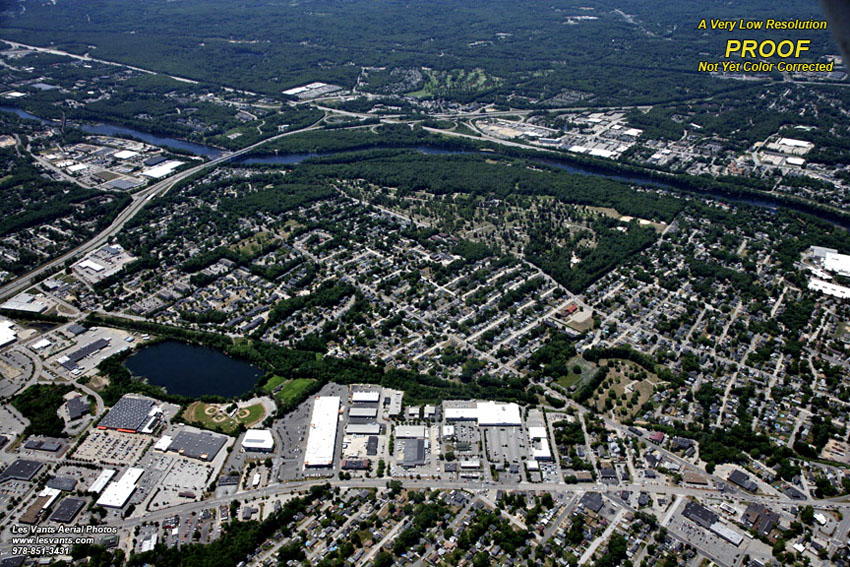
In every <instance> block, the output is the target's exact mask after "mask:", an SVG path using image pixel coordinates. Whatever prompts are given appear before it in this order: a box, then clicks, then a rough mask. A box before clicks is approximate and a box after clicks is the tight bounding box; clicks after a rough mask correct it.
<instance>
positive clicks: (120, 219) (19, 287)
mask: <svg viewBox="0 0 850 567" xmlns="http://www.w3.org/2000/svg"><path fill="white" fill-rule="evenodd" d="M321 120H324V117H323V118H322V119H321ZM321 120H319V121H317V122H315V123H314V124H312V125H311V126H308V127H306V128H302V129H300V130H293V131H291V132H284V133H283V134H277V135H274V136H271V137H270V138H266V139H265V140H262V141H259V142H257V143H256V144H253V145H250V146H247V147H244V148H242V149H241V150H238V151H235V152H232V153H229V154H224V155H222V156H221V157H217V158H215V159H214V160H211V161H208V162H204V163H202V164H200V165H196V166H195V167H191V168H189V169H186V170H184V171H181V172H179V173H176V174H174V175H172V176H171V177H169V178H167V179H164V180H162V181H159V182H157V183H155V184H153V185H151V186H150V187H147V188H146V189H143V190H141V191H139V192H138V193H136V194H135V195H133V201H132V202H131V203H130V205H129V206H128V207H127V208H125V209H124V210H123V211H121V212H120V213H119V214H118V216H117V217H115V220H113V221H112V224H110V225H109V226H108V227H107V228H105V229H104V230H103V231H101V232H100V233H99V234H97V235H95V236H94V237H92V238H91V239H90V240H88V241H86V242H84V243H83V244H80V245H79V246H77V247H76V248H73V249H71V250H69V251H68V252H65V253H64V254H62V255H61V256H58V257H56V258H54V259H52V260H50V261H49V262H47V263H46V264H42V265H41V266H39V267H38V268H36V269H34V270H32V271H31V272H29V273H27V274H24V275H23V276H20V277H18V278H16V279H14V280H12V281H11V282H9V283H7V284H6V285H4V286H2V287H0V299H4V298H6V297H8V296H11V295H15V294H16V293H19V292H21V291H23V290H24V289H26V288H28V287H29V286H31V285H33V284H34V283H35V282H36V280H37V279H38V277H39V276H41V275H43V274H44V273H45V272H47V271H49V270H52V269H53V268H56V267H59V266H61V265H62V264H64V263H65V262H66V261H68V260H70V259H72V258H75V257H77V256H80V255H82V254H86V253H88V252H91V251H92V250H94V249H96V248H98V247H100V246H103V245H104V244H106V243H107V242H108V241H109V239H110V238H111V237H113V236H114V235H115V234H117V233H118V232H119V231H120V230H121V229H122V228H123V227H124V225H125V224H127V221H129V220H130V219H132V218H133V217H134V216H136V214H137V213H138V212H139V211H141V210H142V208H144V206H145V205H146V204H147V203H148V202H149V201H151V200H152V199H153V198H154V197H156V196H158V195H162V194H163V193H165V192H167V191H168V190H169V189H171V188H172V187H173V186H174V185H175V184H177V183H179V182H180V181H182V180H184V179H186V178H187V177H190V176H192V175H194V174H196V173H198V172H199V171H202V170H204V169H206V168H208V167H215V166H216V165H218V164H221V163H224V162H226V161H229V160H232V159H234V158H237V157H239V156H241V155H244V154H247V153H248V152H251V151H252V150H255V149H257V148H258V147H260V146H262V145H263V144H267V143H269V142H272V141H274V140H277V139H278V138H283V137H285V136H292V135H293V134H298V133H301V132H307V131H309V130H316V129H319V128H321V126H319V123H320V122H321Z"/></svg>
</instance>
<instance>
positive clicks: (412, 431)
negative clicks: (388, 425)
mask: <svg viewBox="0 0 850 567" xmlns="http://www.w3.org/2000/svg"><path fill="white" fill-rule="evenodd" d="M394 432H395V438H396V439H424V438H425V437H426V436H427V435H428V428H427V427H425V426H424V425H397V426H396V428H395V430H394Z"/></svg>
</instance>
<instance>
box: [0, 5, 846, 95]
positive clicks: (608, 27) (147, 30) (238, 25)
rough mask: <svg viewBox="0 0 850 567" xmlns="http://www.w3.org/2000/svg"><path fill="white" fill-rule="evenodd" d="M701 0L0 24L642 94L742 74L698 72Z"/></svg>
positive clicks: (59, 34) (212, 72)
mask: <svg viewBox="0 0 850 567" xmlns="http://www.w3.org/2000/svg"><path fill="white" fill-rule="evenodd" d="M702 7H703V6H702V5H701V4H699V3H698V2H695V1H691V2H683V3H674V4H670V3H667V2H663V1H661V0H652V1H650V2H645V1H644V2H641V1H637V0H630V1H627V2H616V3H614V2H610V1H604V0H597V1H595V2H590V3H585V4H576V3H574V2H569V1H564V0H559V1H557V2H552V3H550V4H547V5H545V6H541V5H538V4H535V3H523V2H510V1H507V0H498V1H495V2H487V3H479V2H469V1H457V0H435V1H433V2H420V3H414V4H410V3H399V2H392V1H391V0H378V1H374V0H368V1H367V0H353V1H349V2H336V1H331V0H310V1H308V2H297V3H291V4H290V3H275V2H268V1H261V2H256V3H253V4H251V5H250V6H249V7H248V6H245V5H242V4H234V3H232V2H227V1H225V0H204V1H201V0H189V1H186V2H169V1H168V0H156V1H154V2H147V3H143V4H125V3H119V4H116V3H114V2H107V1H105V0H84V1H82V2H68V1H61V0H60V1H58V2H51V3H41V2H25V3H23V4H22V5H21V6H20V7H17V6H16V8H15V9H11V10H8V11H7V12H6V14H5V16H6V17H4V19H3V22H2V25H0V33H2V35H3V37H7V38H9V39H13V40H19V41H22V42H25V43H35V44H39V45H46V44H51V45H52V46H54V47H57V48H60V49H65V50H68V51H71V52H75V53H91V54H92V55H94V56H99V57H103V58H106V59H110V60H117V61H121V62H125V63H130V64H134V65H138V66H140V67H144V68H150V69H153V70H157V71H162V72H166V73H170V74H175V75H178V76H184V77H188V78H192V79H196V80H200V81H208V82H210V83H213V84H218V85H224V86H230V87H235V88H243V89H250V90H253V91H256V92H262V93H267V94H279V93H280V92H281V91H283V90H285V89H288V88H290V87H293V86H297V85H300V84H304V83H308V82H311V81H324V82H328V83H334V84H339V85H341V86H343V87H348V88H351V87H353V86H354V85H355V84H356V82H357V80H358V77H359V75H360V73H361V67H371V68H376V67H380V68H384V69H387V73H385V74H381V73H374V74H373V75H370V81H373V82H374V85H373V86H372V88H373V89H374V90H375V91H378V92H404V91H408V92H413V93H414V94H415V95H417V96H425V97H428V96H438V97H441V98H448V99H452V100H456V101H458V102H469V101H474V100H488V101H497V102H498V101H503V102H510V103H511V104H514V105H534V104H540V105H546V106H553V105H564V104H576V103H581V102H586V101H587V100H593V101H595V102H598V103H600V104H612V103H626V104H639V103H647V102H658V101H664V100H675V99H689V98H694V97H698V96H706V95H709V94H713V93H716V92H720V91H722V90H726V89H729V88H732V87H735V86H736V85H734V84H731V83H730V82H729V81H722V80H718V79H716V78H713V77H711V76H709V75H707V74H700V73H697V72H696V63H697V61H698V60H699V59H701V58H703V56H702V55H701V53H710V54H713V53H717V54H718V55H717V57H720V54H722V47H723V44H724V42H725V36H724V35H723V34H718V33H711V32H710V31H703V32H696V25H697V23H698V20H697V19H696V16H695V13H699V11H700V10H699V8H702ZM579 16H582V17H581V18H579ZM818 16H819V13H818V12H817V10H816V7H815V6H801V5H800V4H799V3H796V2H791V1H790V0H782V1H779V2H770V3H768V2H749V3H747V5H741V4H736V5H730V6H729V7H728V9H726V11H725V12H724V17H728V18H730V19H735V18H759V17H771V18H780V19H781V18H785V17H796V18H801V19H805V18H808V17H818ZM222 30H227V31H226V33H225V32H223V31H222ZM778 33H780V32H775V33H774V34H771V32H762V35H763V36H764V37H770V36H771V35H775V34H778ZM798 33H803V32H798ZM806 37H807V38H809V37H811V39H812V54H813V56H819V55H821V54H823V53H827V52H831V51H830V50H834V48H833V47H832V46H831V43H830V38H829V34H828V33H827V32H818V33H811V32H808V33H807V34H806ZM352 63H353V64H352ZM396 85H400V86H399V87H396Z"/></svg>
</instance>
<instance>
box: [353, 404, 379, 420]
mask: <svg viewBox="0 0 850 567" xmlns="http://www.w3.org/2000/svg"><path fill="white" fill-rule="evenodd" d="M348 416H349V417H350V418H351V419H375V418H376V417H378V408H376V407H374V408H351V409H350V410H348Z"/></svg>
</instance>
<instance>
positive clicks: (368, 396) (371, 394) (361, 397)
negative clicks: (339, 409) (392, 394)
mask: <svg viewBox="0 0 850 567" xmlns="http://www.w3.org/2000/svg"><path fill="white" fill-rule="evenodd" d="M380 399H381V393H380V392H378V391H377V390H369V391H362V390H361V391H359V392H353V393H352V394H351V403H353V404H377V403H378V401H379V400H380Z"/></svg>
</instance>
